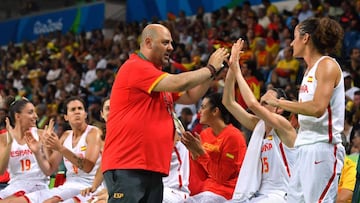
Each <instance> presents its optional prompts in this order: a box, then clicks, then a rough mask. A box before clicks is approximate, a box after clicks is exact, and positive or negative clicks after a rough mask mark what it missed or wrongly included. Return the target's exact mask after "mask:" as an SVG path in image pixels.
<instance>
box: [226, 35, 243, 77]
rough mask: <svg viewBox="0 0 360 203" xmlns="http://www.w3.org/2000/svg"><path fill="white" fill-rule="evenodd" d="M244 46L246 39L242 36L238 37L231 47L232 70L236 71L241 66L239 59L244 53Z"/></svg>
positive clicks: (230, 64) (230, 62)
mask: <svg viewBox="0 0 360 203" xmlns="http://www.w3.org/2000/svg"><path fill="white" fill-rule="evenodd" d="M243 47H244V40H243V39H241V38H240V39H238V40H237V41H236V42H235V43H234V44H233V46H232V47H231V56H230V60H229V66H230V68H231V70H233V71H234V72H236V71H238V70H239V68H240V65H239V59H240V55H241V54H242V53H243V51H242V49H243Z"/></svg>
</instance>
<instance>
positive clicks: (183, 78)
mask: <svg viewBox="0 0 360 203" xmlns="http://www.w3.org/2000/svg"><path fill="white" fill-rule="evenodd" d="M228 55H229V54H228V53H227V50H226V49H224V48H219V49H217V50H216V51H215V52H214V53H213V54H212V55H211V56H210V59H209V61H208V64H211V65H212V66H213V67H214V68H215V71H214V73H212V72H211V71H210V69H208V68H200V69H199V70H195V71H189V72H184V73H180V74H167V75H166V76H165V77H163V78H162V79H161V80H160V81H159V82H158V83H157V84H156V85H155V87H154V89H153V91H156V92H182V91H186V90H188V89H191V88H193V87H195V86H197V85H199V84H203V83H205V82H209V80H211V76H212V74H215V72H216V71H219V70H220V68H221V66H222V63H223V61H224V60H226V57H227V56H228Z"/></svg>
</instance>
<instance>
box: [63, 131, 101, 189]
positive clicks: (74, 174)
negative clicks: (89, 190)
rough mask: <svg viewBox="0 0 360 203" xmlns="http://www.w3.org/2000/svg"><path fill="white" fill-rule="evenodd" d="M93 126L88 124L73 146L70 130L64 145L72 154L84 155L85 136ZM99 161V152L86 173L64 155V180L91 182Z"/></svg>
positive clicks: (85, 147) (85, 146)
mask: <svg viewBox="0 0 360 203" xmlns="http://www.w3.org/2000/svg"><path fill="white" fill-rule="evenodd" d="M93 127H94V126H91V125H88V126H87V128H86V130H85V132H84V133H83V134H82V135H81V137H80V140H79V141H78V143H77V145H76V146H75V147H74V148H73V147H72V146H73V144H72V140H73V132H71V133H70V134H69V135H68V137H67V138H66V139H65V140H64V144H63V145H64V147H66V148H68V149H69V150H70V151H72V152H73V153H74V154H76V155H77V156H80V157H85V151H86V149H87V143H86V137H87V135H88V133H89V132H90V130H91V129H92V128H93ZM100 162H101V153H99V158H98V159H97V161H96V163H95V166H94V168H93V169H92V170H91V172H90V173H86V172H84V171H83V170H81V169H79V168H78V167H77V166H75V165H73V164H72V163H71V162H70V161H69V160H67V159H66V158H65V157H64V164H65V167H66V170H67V171H66V182H68V181H69V182H70V181H74V182H82V183H88V184H90V185H91V184H92V182H93V180H94V177H95V174H96V170H97V169H98V168H99V166H100Z"/></svg>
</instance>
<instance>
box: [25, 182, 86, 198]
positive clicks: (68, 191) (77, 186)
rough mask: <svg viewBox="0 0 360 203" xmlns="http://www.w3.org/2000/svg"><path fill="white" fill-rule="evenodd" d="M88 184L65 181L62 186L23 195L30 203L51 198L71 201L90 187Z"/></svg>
mask: <svg viewBox="0 0 360 203" xmlns="http://www.w3.org/2000/svg"><path fill="white" fill-rule="evenodd" d="M90 186H91V185H90V184H86V185H85V184H84V183H82V184H81V183H77V182H68V181H66V182H65V183H64V184H63V185H60V186H59V187H55V188H52V189H46V190H40V191H36V192H32V193H29V194H26V195H25V198H27V199H28V201H29V202H31V203H36V202H43V201H45V200H47V199H49V198H52V197H58V198H60V199H61V200H63V201H64V200H67V199H72V198H73V197H75V196H76V195H78V194H80V191H81V190H82V189H85V188H87V187H90Z"/></svg>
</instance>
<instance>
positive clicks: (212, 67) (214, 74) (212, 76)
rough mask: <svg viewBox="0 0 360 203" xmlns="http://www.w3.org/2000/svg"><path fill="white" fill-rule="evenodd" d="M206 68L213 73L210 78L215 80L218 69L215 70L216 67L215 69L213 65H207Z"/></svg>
mask: <svg viewBox="0 0 360 203" xmlns="http://www.w3.org/2000/svg"><path fill="white" fill-rule="evenodd" d="M206 68H207V69H209V70H210V73H211V76H210V78H212V79H214V78H215V76H216V69H215V67H214V66H213V65H211V64H207V65H206Z"/></svg>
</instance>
